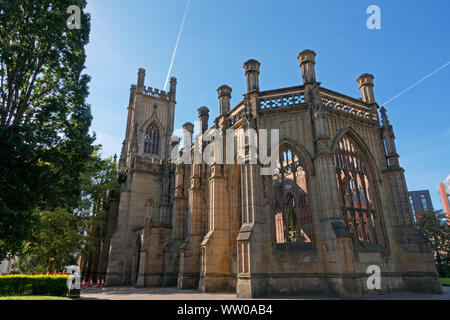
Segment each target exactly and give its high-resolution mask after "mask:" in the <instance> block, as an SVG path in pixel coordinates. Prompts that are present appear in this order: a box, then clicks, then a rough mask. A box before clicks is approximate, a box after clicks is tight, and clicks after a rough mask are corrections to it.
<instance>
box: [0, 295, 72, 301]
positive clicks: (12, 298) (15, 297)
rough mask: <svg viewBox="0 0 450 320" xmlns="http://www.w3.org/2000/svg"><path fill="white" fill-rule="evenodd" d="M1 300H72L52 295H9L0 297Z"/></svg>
mask: <svg viewBox="0 0 450 320" xmlns="http://www.w3.org/2000/svg"><path fill="white" fill-rule="evenodd" d="M0 300H71V299H69V298H65V297H52V296H7V297H0Z"/></svg>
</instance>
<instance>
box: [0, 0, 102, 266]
mask: <svg viewBox="0 0 450 320" xmlns="http://www.w3.org/2000/svg"><path fill="white" fill-rule="evenodd" d="M70 5H77V6H79V7H80V9H81V10H82V11H81V13H82V14H81V29H72V30H71V29H69V28H67V19H68V17H69V16H70V14H68V13H67V12H66V10H67V8H68V7H69V6H70ZM85 6H86V1H85V0H0V260H1V259H3V258H4V257H6V256H7V255H9V256H12V255H15V254H16V253H18V252H20V251H21V249H22V247H23V245H24V243H25V242H27V241H28V242H29V241H32V240H33V238H32V236H33V235H34V233H33V232H31V230H32V228H33V225H34V224H36V223H38V220H39V219H38V216H39V215H33V214H32V212H36V210H38V211H39V210H41V211H40V212H41V213H42V212H47V213H48V212H54V213H55V212H60V213H61V212H63V211H58V210H67V211H68V212H72V211H73V210H74V209H75V208H76V207H77V206H78V205H79V198H80V196H81V184H82V183H81V174H82V172H83V171H84V170H85V163H86V162H87V160H88V159H90V157H91V155H92V153H93V151H94V147H93V145H92V143H93V141H94V139H95V138H94V137H93V136H91V135H90V134H89V127H90V125H91V121H92V116H91V110H90V106H89V105H88V104H87V103H86V97H87V95H88V83H89V80H90V78H89V76H88V75H86V74H83V73H82V72H83V69H84V68H85V60H86V54H85V46H86V45H87V43H88V41H89V31H90V17H89V15H88V14H86V13H83V9H84V8H85ZM57 208H60V209H57Z"/></svg>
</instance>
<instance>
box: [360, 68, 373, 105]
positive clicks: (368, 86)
mask: <svg viewBox="0 0 450 320" xmlns="http://www.w3.org/2000/svg"><path fill="white" fill-rule="evenodd" d="M373 79H374V76H373V75H371V74H369V73H363V74H362V75H360V76H359V77H358V79H357V80H356V82H358V87H359V90H361V99H362V101H364V102H365V103H369V104H371V103H375V95H374V93H373Z"/></svg>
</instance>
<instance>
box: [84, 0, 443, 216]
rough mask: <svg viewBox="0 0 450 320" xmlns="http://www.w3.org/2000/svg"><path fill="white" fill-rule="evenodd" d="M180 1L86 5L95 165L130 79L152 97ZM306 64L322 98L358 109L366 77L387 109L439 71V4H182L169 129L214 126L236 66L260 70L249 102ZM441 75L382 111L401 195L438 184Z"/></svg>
mask: <svg viewBox="0 0 450 320" xmlns="http://www.w3.org/2000/svg"><path fill="white" fill-rule="evenodd" d="M372 4H374V5H378V6H379V7H380V9H381V30H369V29H368V28H367V26H366V20H367V18H368V17H369V14H367V13H366V9H367V7H368V6H369V5H372ZM185 6H186V0H164V1H162V0H161V1H156V0H140V1H138V0H132V1H121V0H91V1H89V2H88V7H87V11H88V12H89V13H91V17H92V21H91V24H92V25H91V37H90V43H89V45H88V49H87V55H88V58H87V63H86V66H87V70H86V73H88V74H89V75H90V76H91V77H92V81H91V84H90V96H89V99H88V102H89V103H90V104H91V106H92V112H93V116H94V121H93V125H92V130H93V131H95V132H96V134H97V138H98V139H97V142H98V143H101V144H102V145H103V156H105V157H106V156H111V155H113V154H114V153H117V154H118V155H119V154H120V149H121V143H122V140H123V138H124V134H125V125H126V123H125V122H126V113H127V110H126V107H127V103H128V98H129V88H130V85H131V84H132V83H135V82H136V78H137V70H138V68H139V67H144V68H145V69H146V73H147V76H146V85H147V86H151V87H156V88H160V89H162V88H163V86H164V82H165V79H166V75H167V72H168V68H169V65H170V60H171V56H172V52H173V49H174V46H175V41H176V38H177V35H178V31H179V28H180V24H181V20H182V17H183V14H184V11H185ZM306 48H308V49H313V50H314V51H315V52H316V53H317V56H316V62H317V64H316V75H317V80H318V81H320V82H321V83H322V86H324V87H326V88H329V89H332V90H335V91H338V92H342V93H344V94H347V95H350V96H353V97H360V92H359V89H358V87H357V84H356V78H357V77H358V76H359V75H360V74H361V73H364V72H369V73H372V74H374V75H375V80H374V81H375V88H374V90H375V98H376V100H377V102H378V103H379V104H382V103H384V102H385V101H387V100H389V99H390V98H392V97H393V96H395V95H396V94H398V93H399V92H401V91H403V90H404V89H406V88H408V87H409V86H410V85H412V84H414V83H415V82H416V81H418V80H420V79H421V78H423V77H424V76H426V75H428V74H429V73H431V72H433V71H434V70H436V69H437V68H439V67H440V66H442V65H444V64H445V63H447V62H448V61H450V1H447V0H441V1H438V0H428V1H422V0H421V1H419V0H417V1H407V2H406V1H400V0H391V1H380V0H371V1H364V0H346V1H332V0H328V1H320V0H318V1H303V0H297V1H294V0H290V1H288V0H276V1H275V0H272V1H267V0H252V1H250V0H240V1H238V0H226V1H218V0H191V4H190V8H189V11H188V14H187V18H186V22H185V26H184V30H183V34H182V36H181V40H180V43H179V47H178V51H177V55H176V57H175V61H174V64H173V69H172V73H171V74H172V75H173V76H176V77H177V79H178V86H177V105H176V116H175V128H179V127H181V125H182V124H183V123H184V122H186V121H191V122H193V121H195V120H197V112H196V110H197V109H198V107H200V106H202V105H206V106H208V107H209V109H210V110H211V113H210V122H211V121H212V119H214V118H215V117H216V116H217V115H218V109H219V107H218V100H217V92H216V89H217V88H218V87H219V86H220V85H221V84H228V85H229V86H231V87H232V89H233V92H232V102H231V103H232V105H234V104H236V103H238V102H239V101H240V100H241V99H242V95H243V93H244V91H245V86H246V83H245V78H244V71H243V69H242V65H243V62H244V61H246V60H248V59H249V58H254V59H257V60H258V61H260V62H261V75H260V87H261V90H268V89H274V88H281V87H287V86H293V85H298V84H300V83H301V73H300V69H299V66H298V61H297V59H296V57H297V54H298V52H300V51H302V50H303V49H306ZM449 88H450V65H448V66H447V67H446V68H443V69H442V70H440V71H439V72H437V73H435V74H433V75H432V76H430V77H429V78H428V79H426V80H425V81H423V82H422V83H420V84H419V85H417V86H416V87H414V88H413V89H411V90H410V91H408V92H406V93H405V94H403V95H401V96H400V97H398V98H397V99H395V100H393V101H392V102H391V103H389V104H387V105H386V109H387V110H388V116H389V118H390V120H391V123H392V124H393V126H394V130H395V134H396V137H397V139H396V143H397V149H398V152H399V154H400V164H401V165H402V167H404V168H405V170H406V181H407V184H408V188H409V190H420V189H429V190H430V193H431V197H432V200H433V205H434V207H435V208H439V209H440V208H442V203H441V201H440V198H439V196H438V191H437V185H438V183H439V182H441V181H443V180H444V178H445V177H446V176H447V175H448V174H449V173H450V165H449V164H450V121H449V120H450V99H448V93H449V92H450V90H449Z"/></svg>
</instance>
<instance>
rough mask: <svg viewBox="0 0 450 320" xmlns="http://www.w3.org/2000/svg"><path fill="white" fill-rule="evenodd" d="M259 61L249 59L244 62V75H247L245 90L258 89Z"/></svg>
mask: <svg viewBox="0 0 450 320" xmlns="http://www.w3.org/2000/svg"><path fill="white" fill-rule="evenodd" d="M260 65H261V63H259V62H258V61H257V60H255V59H250V60H248V61H246V62H245V63H244V70H245V76H246V77H247V92H252V91H259V67H260Z"/></svg>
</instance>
